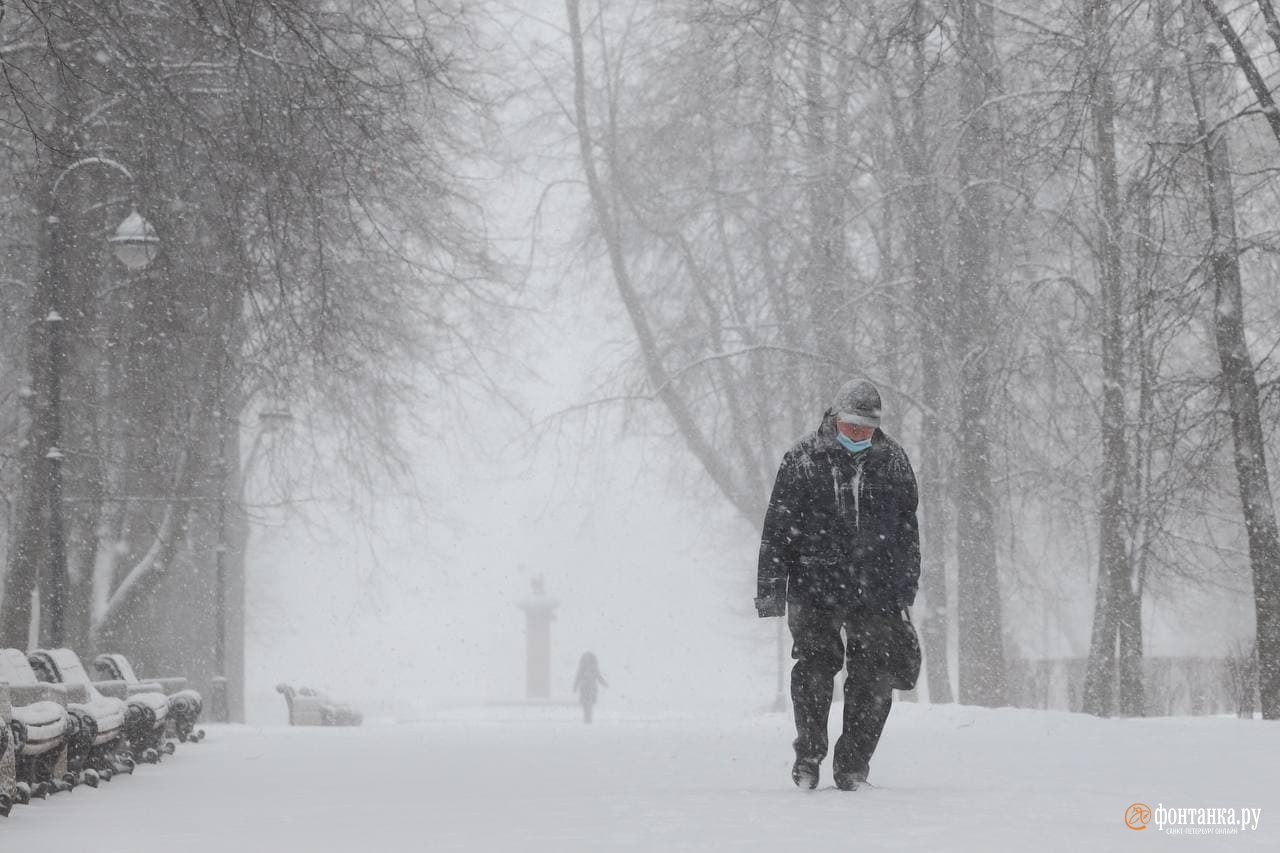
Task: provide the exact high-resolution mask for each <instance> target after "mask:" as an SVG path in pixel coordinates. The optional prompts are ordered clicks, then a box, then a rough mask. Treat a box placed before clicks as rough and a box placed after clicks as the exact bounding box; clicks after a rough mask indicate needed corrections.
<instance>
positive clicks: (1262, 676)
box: [1204, 128, 1280, 720]
mask: <svg viewBox="0 0 1280 853" xmlns="http://www.w3.org/2000/svg"><path fill="white" fill-rule="evenodd" d="M1204 145H1205V170H1206V177H1207V186H1208V190H1209V221H1210V228H1211V230H1212V235H1213V248H1212V250H1211V254H1210V257H1209V271H1210V276H1211V281H1210V283H1211V285H1212V287H1213V306H1214V323H1213V330H1214V341H1215V343H1216V344H1217V349H1218V361H1219V363H1220V365H1221V368H1222V384H1223V385H1224V386H1225V387H1226V391H1227V399H1228V402H1229V404H1230V407H1231V437H1232V440H1233V442H1234V444H1235V454H1234V455H1235V467H1236V479H1237V480H1238V482H1239V486H1240V502H1241V506H1242V509H1243V511H1244V524H1245V531H1246V533H1247V535H1248V541H1249V563H1250V565H1251V567H1252V574H1253V596H1254V613H1255V618H1256V623H1257V640H1258V686H1259V692H1260V695H1261V698H1262V716H1263V718H1264V719H1268V720H1280V534H1278V533H1277V528H1276V512H1275V504H1274V502H1273V500H1272V493H1271V481H1270V477H1269V475H1268V473H1267V459H1266V443H1265V440H1264V436H1263V431H1262V417H1261V407H1260V405H1259V401H1258V380H1257V377H1256V375H1255V373H1254V366H1253V361H1252V359H1251V358H1250V357H1249V348H1248V345H1247V343H1246V340H1245V333H1244V297H1243V293H1242V289H1241V284H1240V262H1239V247H1238V245H1237V241H1236V227H1235V198H1234V195H1233V190H1232V183H1231V154H1230V151H1229V149H1228V147H1227V135H1226V130H1225V128H1218V129H1216V130H1214V131H1212V132H1210V133H1208V134H1207V135H1206V137H1205V143H1204Z"/></svg>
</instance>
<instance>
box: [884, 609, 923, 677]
mask: <svg viewBox="0 0 1280 853" xmlns="http://www.w3.org/2000/svg"><path fill="white" fill-rule="evenodd" d="M887 621H888V626H889V631H888V637H887V640H888V649H887V651H888V660H887V661H886V662H885V663H886V670H887V672H886V674H887V675H888V678H889V685H890V686H891V687H893V689H894V690H911V689H912V688H913V687H915V686H916V679H918V678H919V677H920V663H921V654H920V637H919V636H917V635H916V627H915V626H914V625H912V624H911V611H910V610H903V611H902V613H901V614H900V615H899V616H896V617H892V616H891V617H889V619H888V620H887Z"/></svg>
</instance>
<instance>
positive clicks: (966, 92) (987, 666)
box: [955, 0, 1006, 706]
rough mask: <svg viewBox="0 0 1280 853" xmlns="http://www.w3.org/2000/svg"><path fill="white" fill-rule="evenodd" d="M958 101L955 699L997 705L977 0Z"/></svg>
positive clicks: (964, 1) (984, 87) (992, 78)
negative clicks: (957, 661) (957, 684)
mask: <svg viewBox="0 0 1280 853" xmlns="http://www.w3.org/2000/svg"><path fill="white" fill-rule="evenodd" d="M956 10H957V14H958V15H959V19H960V20H959V31H958V41H959V48H960V58H959V62H960V76H961V79H960V110H961V115H962V116H963V117H964V121H965V124H964V127H963V128H962V129H961V132H960V139H959V143H958V146H957V151H956V154H957V170H958V178H959V184H960V187H961V199H960V210H959V216H960V220H959V233H958V240H959V244H958V247H957V250H958V267H959V275H958V281H957V296H956V311H955V316H956V342H957V349H956V356H957V357H958V358H959V360H960V388H959V395H960V400H959V407H958V408H959V415H960V417H959V422H958V423H957V425H956V427H957V430H958V432H959V433H960V441H959V447H958V449H957V456H958V464H957V466H956V467H957V482H956V489H955V500H956V505H957V518H956V521H957V544H956V552H957V558H958V561H959V566H958V585H959V588H958V596H959V598H958V604H959V607H958V609H959V613H958V616H959V643H960V649H959V651H960V701H961V702H964V703H966V704H975V705H989V706H995V705H1002V704H1004V703H1005V701H1006V676H1005V660H1004V642H1003V631H1002V625H1003V619H1002V616H1001V600H1000V578H999V573H998V571H997V567H996V548H995V496H994V490H993V488H992V484H991V415H992V412H991V375H990V370H991V342H992V333H993V323H992V319H991V311H992V298H991V290H992V281H993V278H994V276H995V274H996V270H995V264H994V263H993V260H992V255H993V254H994V248H993V244H994V242H995V234H994V225H995V223H994V222H993V217H994V215H995V212H994V199H993V190H992V184H993V182H994V181H995V180H996V179H997V178H998V168H997V145H998V144H999V139H998V133H997V126H996V118H995V112H994V109H993V108H992V107H991V106H990V104H989V101H990V99H991V97H992V96H993V95H995V94H996V93H997V82H996V64H995V48H994V34H993V29H994V27H993V16H992V9H991V7H990V6H989V5H987V4H985V3H983V2H981V0H958V3H957V5H956Z"/></svg>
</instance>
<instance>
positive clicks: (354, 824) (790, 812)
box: [0, 704, 1280, 853]
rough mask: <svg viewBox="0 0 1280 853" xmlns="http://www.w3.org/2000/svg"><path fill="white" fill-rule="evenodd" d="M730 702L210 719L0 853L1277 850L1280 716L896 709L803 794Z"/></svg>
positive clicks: (785, 723) (24, 815)
mask: <svg viewBox="0 0 1280 853" xmlns="http://www.w3.org/2000/svg"><path fill="white" fill-rule="evenodd" d="M833 716H834V715H833ZM726 717H727V718H728V719H726V720H725V721H724V722H723V723H717V722H716V721H714V720H711V719H708V718H681V717H660V716H655V717H652V718H640V717H627V716H624V715H621V714H610V713H609V710H608V709H605V711H604V712H603V713H602V714H601V717H600V719H598V720H597V723H596V724H595V725H594V726H591V727H587V726H583V725H582V724H581V723H580V722H576V721H575V720H574V709H572V708H541V709H524V708H505V709H504V708H486V709H477V710H474V711H467V712H457V713H452V714H448V715H439V716H437V717H433V718H432V719H430V720H425V721H421V722H415V723H410V724H403V725H382V726H378V725H371V726H366V727H365V728H363V729H355V730H345V731H344V730H320V729H293V730H290V729H258V728H217V727H215V728H214V729H213V730H212V731H211V732H210V736H209V739H208V740H207V741H206V742H205V743H204V744H201V745H198V746H190V747H183V748H181V749H180V750H179V752H178V755H177V756H175V757H174V758H172V759H169V760H168V761H166V762H165V764H164V765H163V766H161V767H159V768H156V767H142V768H139V770H138V772H137V774H135V776H133V777H132V778H128V777H126V778H124V779H121V780H118V781H115V782H112V783H111V784H110V785H105V786H104V787H103V789H102V790H98V791H92V790H85V789H81V790H77V791H75V792H72V793H71V794H66V795H62V796H59V797H55V798H52V799H50V800H48V801H47V802H37V803H36V804H34V805H32V806H28V807H26V808H18V809H15V811H14V813H13V816H12V817H10V818H9V819H8V820H7V821H3V820H0V851H3V853H16V851H24V852H25V851H37V850H53V849H60V850H91V849H92V850H97V851H103V853H160V851H164V853H176V851H182V853H186V852H187V851H219V853H225V851H231V853H254V852H255V851H268V850H270V851H293V850H299V851H302V850H308V851H311V850H324V851H330V850H332V851H346V852H347V853H353V851H419V850H421V851H435V850H494V851H518V850H545V851H568V850H573V851H578V850H581V851H592V850H712V849H716V850H719V849H725V850H783V851H785V850H796V851H813V853H816V851H819V850H889V849H901V850H1086V851H1091V852H1092V851H1104V850H1145V849H1175V848H1176V849H1179V850H1209V849H1212V850H1226V849H1230V850H1256V849H1264V850H1273V851H1274V850H1280V725H1277V724H1272V723H1262V722H1260V721H1243V722H1242V721H1237V720H1230V719H1181V720H1138V721H1123V720H1094V719H1091V718H1086V717H1080V716H1072V715H1066V714H1055V713H1038V712H1028V711H1012V710H1002V711H984V710H979V709H972V708H957V707H937V708H931V707H922V706H914V705H901V704H900V705H898V706H897V707H896V708H895V710H894V715H893V716H892V717H891V718H890V721H889V726H888V729H887V730H886V732H885V736H884V739H883V741H882V742H881V749H880V752H879V754H878V755H877V760H876V764H875V769H874V773H873V776H872V781H873V783H875V784H876V786H877V787H876V788H875V789H872V790H863V791H859V792H856V793H844V792H841V791H837V790H835V789H834V788H831V787H830V779H829V775H824V778H823V783H824V784H823V789H822V790H819V791H817V792H814V793H809V794H803V793H800V792H798V791H797V790H796V789H795V788H793V787H792V785H791V783H790V780H789V778H788V771H789V767H790V764H789V760H788V745H789V739H790V737H791V732H790V724H789V720H787V719H786V718H784V717H782V716H779V715H771V716H760V717H754V718H750V719H743V718H741V717H739V718H737V719H733V718H732V715H731V714H726ZM828 770H829V768H828V766H827V765H824V766H823V772H824V774H827V773H828ZM348 772H350V773H352V774H354V775H355V776H357V777H358V778H362V779H363V781H362V782H359V783H354V784H353V783H349V782H347V781H346V780H347V779H348V778H349V777H348V776H347V773H348ZM1133 802H1144V803H1147V804H1149V805H1150V806H1151V807H1152V808H1155V807H1156V805H1157V804H1160V803H1163V805H1164V806H1165V807H1166V808H1167V807H1169V806H1176V807H1184V808H1185V807H1196V808H1201V807H1203V808H1209V807H1226V808H1235V809H1237V810H1239V809H1241V808H1243V807H1251V808H1259V809H1261V820H1260V823H1259V828H1258V829H1257V831H1254V832H1247V833H1242V834H1237V835H1230V836H1221V835H1217V836H1214V835H1210V836H1202V835H1201V836H1187V835H1182V836H1178V835H1174V836H1170V835H1168V834H1165V833H1161V832H1160V831H1159V830H1157V828H1156V826H1155V824H1154V823H1152V824H1151V825H1149V826H1148V827H1147V829H1145V830H1143V831H1133V830H1130V829H1128V828H1126V827H1125V825H1124V820H1123V819H1124V814H1125V810H1126V807H1127V806H1128V805H1129V804H1130V803H1133ZM814 845H818V846H814Z"/></svg>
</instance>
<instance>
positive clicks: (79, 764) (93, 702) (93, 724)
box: [27, 649, 163, 780]
mask: <svg viewBox="0 0 1280 853" xmlns="http://www.w3.org/2000/svg"><path fill="white" fill-rule="evenodd" d="M27 661H28V663H29V664H30V669H31V670H32V672H34V673H35V676H36V677H37V678H38V679H39V680H40V681H43V682H47V683H51V684H61V685H62V686H63V687H65V688H66V691H67V710H68V711H69V712H70V714H71V715H72V716H74V717H78V718H79V721H80V729H81V731H80V737H78V738H74V739H73V740H72V742H71V751H70V761H71V764H72V766H73V767H74V769H77V770H82V771H84V772H85V773H88V771H89V770H91V769H92V770H95V771H96V772H97V773H98V774H99V775H100V776H101V778H103V779H108V780H109V779H111V777H112V776H113V775H115V774H117V773H132V772H133V767H134V763H135V760H136V759H135V758H134V756H133V754H132V751H131V749H130V743H129V740H128V734H129V730H132V731H133V733H134V734H135V736H140V735H145V734H146V732H145V730H146V729H147V728H149V727H150V726H153V725H154V723H152V722H150V721H149V720H148V714H147V710H146V706H145V705H143V704H142V703H137V704H127V703H126V702H125V701H124V699H123V698H121V696H120V695H105V694H104V692H103V691H106V692H108V693H117V694H123V693H124V692H125V691H124V685H123V683H121V684H115V683H112V682H97V683H95V682H92V681H90V680H89V676H88V674H87V673H85V671H84V666H83V665H81V664H80V659H79V658H77V657H76V655H75V653H74V652H72V651H70V650H67V649H55V650H53V651H48V650H43V649H42V650H37V651H34V652H32V653H31V654H30V655H29V656H28V657H27ZM162 698H163V697H162ZM126 726H127V727H128V729H126Z"/></svg>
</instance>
